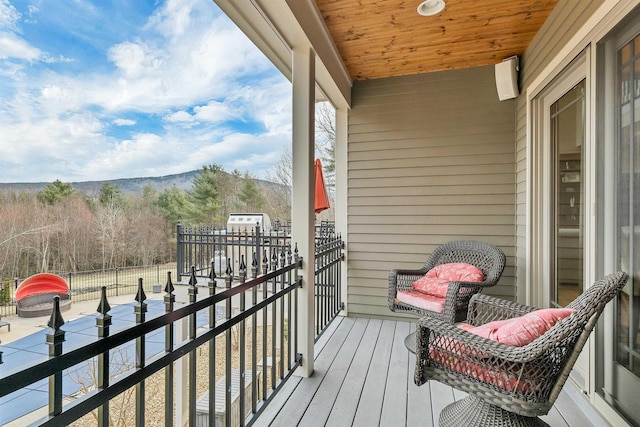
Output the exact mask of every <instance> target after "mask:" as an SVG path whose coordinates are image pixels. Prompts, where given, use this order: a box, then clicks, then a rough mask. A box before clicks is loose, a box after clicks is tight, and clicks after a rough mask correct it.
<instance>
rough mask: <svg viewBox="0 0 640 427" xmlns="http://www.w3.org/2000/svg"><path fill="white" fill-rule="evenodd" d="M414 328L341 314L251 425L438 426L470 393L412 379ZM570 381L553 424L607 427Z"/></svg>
mask: <svg viewBox="0 0 640 427" xmlns="http://www.w3.org/2000/svg"><path fill="white" fill-rule="evenodd" d="M414 329H415V322H406V321H392V320H376V319H364V318H350V317H345V318H338V319H336V320H335V321H334V322H333V323H332V324H331V326H330V327H329V329H328V330H327V331H326V332H325V333H324V334H323V335H322V336H321V337H320V339H319V340H318V342H317V343H316V347H315V349H316V359H315V371H314V373H313V375H312V376H311V377H309V378H300V377H296V376H294V377H292V378H291V379H290V380H289V381H288V383H286V384H285V385H284V386H283V388H282V389H281V390H280V391H279V392H278V394H277V395H276V396H275V397H274V399H273V400H272V401H271V402H270V403H269V405H268V406H267V408H266V409H265V410H264V412H263V413H262V414H260V416H259V417H258V419H257V420H256V422H255V423H254V424H253V425H254V426H260V427H263V426H286V427H290V426H303V427H307V426H309V427H315V426H330V427H343V426H366V427H370V426H390V427H400V426H438V416H439V414H440V411H441V410H442V409H443V408H444V407H445V406H447V405H448V404H450V403H452V402H454V401H456V400H459V399H462V398H464V397H465V396H466V394H465V393H463V392H460V391H457V390H454V389H452V388H451V387H449V386H446V385H444V384H441V383H438V382H436V381H430V382H428V383H427V384H425V385H423V386H421V387H418V386H416V385H415V384H414V383H413V370H414V367H415V356H414V355H413V354H411V353H409V352H408V351H407V350H406V348H405V347H404V337H405V336H406V335H407V334H408V333H409V332H411V331H413V330H414ZM571 387H573V386H572V385H570V384H568V385H567V386H565V389H566V391H563V392H562V393H561V394H560V397H559V398H558V400H557V401H556V405H555V406H554V407H553V408H552V410H551V411H550V412H549V414H548V415H545V416H544V417H541V418H542V419H543V420H544V421H546V422H547V423H549V424H550V425H551V426H553V427H592V426H593V427H604V426H607V425H608V424H607V423H606V421H604V420H603V419H602V418H601V417H600V416H599V415H598V414H597V412H596V411H595V410H594V409H593V408H592V407H591V406H590V405H589V404H588V402H586V400H584V399H582V398H581V396H580V395H579V393H578V392H577V391H575V389H573V388H571ZM568 388H569V389H568Z"/></svg>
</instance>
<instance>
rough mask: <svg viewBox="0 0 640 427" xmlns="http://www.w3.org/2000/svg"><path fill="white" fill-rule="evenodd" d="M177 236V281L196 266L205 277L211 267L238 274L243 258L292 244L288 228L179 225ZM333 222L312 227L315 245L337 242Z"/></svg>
mask: <svg viewBox="0 0 640 427" xmlns="http://www.w3.org/2000/svg"><path fill="white" fill-rule="evenodd" d="M176 236H177V239H176V241H177V248H176V254H177V256H176V258H177V276H176V277H177V280H178V281H181V280H182V278H183V277H186V276H188V275H189V271H190V268H191V267H192V266H195V267H196V272H197V273H198V274H199V275H203V276H208V275H209V274H210V270H211V268H212V266H213V268H214V269H215V271H216V274H218V275H221V274H225V271H226V269H227V266H229V265H230V266H231V268H232V269H233V270H234V271H238V266H239V265H240V262H241V261H242V258H243V257H244V259H245V260H249V259H250V258H251V254H252V253H253V252H255V253H257V254H262V253H264V252H265V251H266V252H267V253H272V252H273V251H275V252H276V253H280V252H281V251H282V248H283V247H287V246H290V245H291V226H290V225H278V226H277V227H273V228H272V229H271V230H263V229H262V228H261V227H260V225H259V224H256V225H255V226H254V227H248V228H243V229H238V228H236V229H234V228H229V229H227V228H224V227H220V226H213V225H210V226H197V227H185V226H183V225H182V224H180V223H178V225H177V227H176ZM338 238H340V239H341V237H340V236H339V235H337V234H336V230H335V224H334V223H333V221H322V222H320V223H319V224H316V225H315V239H316V246H317V245H318V241H323V242H324V241H326V240H327V239H338Z"/></svg>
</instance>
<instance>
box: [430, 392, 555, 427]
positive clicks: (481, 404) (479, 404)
mask: <svg viewBox="0 0 640 427" xmlns="http://www.w3.org/2000/svg"><path fill="white" fill-rule="evenodd" d="M459 426H467V427H485V426H501V427H507V426H509V427H545V426H546V427H549V424H547V423H545V422H544V421H542V420H541V419H540V418H538V417H525V416H522V415H518V414H516V413H514V412H509V411H506V410H504V409H502V408H500V407H499V406H495V405H492V404H490V403H487V402H486V401H484V400H482V399H480V398H478V397H475V396H467V397H465V398H464V399H462V400H459V401H457V402H454V403H452V404H450V405H449V406H447V407H446V408H444V409H443V410H442V412H440V427H459Z"/></svg>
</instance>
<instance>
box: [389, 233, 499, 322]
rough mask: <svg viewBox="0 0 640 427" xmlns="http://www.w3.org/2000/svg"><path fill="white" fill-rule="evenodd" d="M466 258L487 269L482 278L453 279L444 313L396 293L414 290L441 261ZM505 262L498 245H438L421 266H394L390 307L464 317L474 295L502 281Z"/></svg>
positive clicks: (441, 316)
mask: <svg viewBox="0 0 640 427" xmlns="http://www.w3.org/2000/svg"><path fill="white" fill-rule="evenodd" d="M452 262H464V263H467V264H472V265H474V266H476V267H478V268H479V269H480V270H482V272H483V273H484V276H485V277H484V281H482V282H452V283H451V284H449V287H448V290H447V297H446V300H445V303H444V311H443V312H442V313H438V312H434V311H426V310H424V309H421V308H419V307H415V306H412V305H409V304H405V303H403V302H401V301H398V299H397V298H396V295H397V293H398V291H401V290H411V289H412V288H411V284H412V283H413V282H414V281H416V280H417V279H419V278H420V277H422V276H424V275H425V274H426V273H427V271H429V270H431V269H432V268H433V267H435V266H437V265H440V264H447V263H452ZM504 265H505V255H504V253H503V252H502V251H501V250H500V249H498V248H497V247H495V246H493V245H490V244H489V243H485V242H476V241H473V240H456V241H452V242H448V243H445V244H443V245H441V246H439V247H437V248H436V249H435V250H434V251H433V252H432V253H431V255H430V256H429V258H428V259H427V262H425V264H424V266H423V267H422V268H421V269H419V270H391V271H390V272H389V297H388V300H387V301H388V305H389V309H390V310H391V311H394V312H410V313H414V314H417V315H419V316H425V315H431V316H434V317H436V318H438V319H440V320H443V321H445V322H449V323H454V322H459V321H462V320H464V319H465V318H466V316H467V307H468V305H469V300H470V299H471V297H472V296H473V295H474V294H476V293H478V292H480V291H481V290H482V289H483V288H486V287H488V286H493V285H495V284H496V283H497V282H498V279H500V276H501V275H502V271H503V270H504Z"/></svg>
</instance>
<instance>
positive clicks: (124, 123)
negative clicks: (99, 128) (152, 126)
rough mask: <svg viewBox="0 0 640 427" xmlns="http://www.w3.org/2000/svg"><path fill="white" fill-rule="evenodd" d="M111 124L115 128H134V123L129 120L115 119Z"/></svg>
mask: <svg viewBox="0 0 640 427" xmlns="http://www.w3.org/2000/svg"><path fill="white" fill-rule="evenodd" d="M113 124H114V125H116V126H134V125H135V124H136V121H135V120H131V119H115V120H114V121H113Z"/></svg>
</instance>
